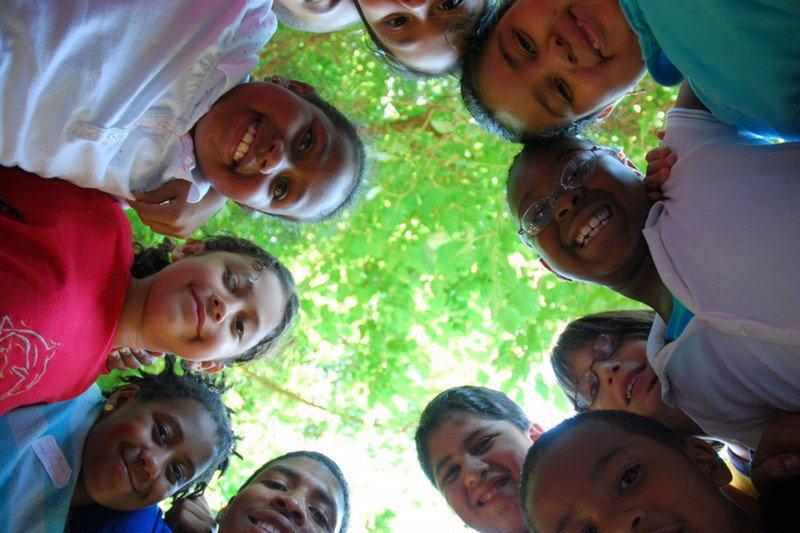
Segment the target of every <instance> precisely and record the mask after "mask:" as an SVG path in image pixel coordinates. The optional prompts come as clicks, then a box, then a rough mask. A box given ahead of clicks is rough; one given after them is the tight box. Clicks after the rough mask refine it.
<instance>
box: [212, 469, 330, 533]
mask: <svg viewBox="0 0 800 533" xmlns="http://www.w3.org/2000/svg"><path fill="white" fill-rule="evenodd" d="M343 512H344V495H343V494H342V488H341V485H340V484H339V481H338V480H337V479H336V477H335V476H334V475H333V473H332V472H331V471H330V470H328V468H327V467H326V466H325V465H323V464H322V463H319V462H317V461H315V460H314V459H311V458H310V457H289V458H287V459H283V460H281V461H279V462H278V463H276V464H273V465H271V466H270V467H269V468H267V469H266V470H265V471H264V472H261V473H260V474H259V475H258V476H257V477H256V478H255V479H253V480H252V481H251V482H250V483H249V484H248V485H247V486H246V487H244V488H243V489H242V490H240V491H239V493H238V494H237V495H236V496H235V497H234V498H233V500H231V502H230V503H229V504H228V506H227V507H226V508H225V509H224V510H223V512H222V513H221V514H222V521H221V523H220V529H219V530H220V533H226V532H239V531H253V532H256V531H266V530H269V531H273V530H274V531H280V532H299V533H306V532H307V533H316V532H319V533H322V532H326V533H336V532H338V531H339V530H340V528H341V525H342V513H343ZM268 526H271V527H272V528H273V529H267V527H268Z"/></svg>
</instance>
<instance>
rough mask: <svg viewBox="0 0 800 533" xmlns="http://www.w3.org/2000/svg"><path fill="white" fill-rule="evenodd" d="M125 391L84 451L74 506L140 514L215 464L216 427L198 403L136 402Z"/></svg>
mask: <svg viewBox="0 0 800 533" xmlns="http://www.w3.org/2000/svg"><path fill="white" fill-rule="evenodd" d="M138 393H139V389H138V387H136V386H126V387H122V388H121V389H119V390H117V391H116V392H114V394H112V395H111V396H110V397H109V398H108V399H107V400H106V403H107V404H111V405H113V406H114V409H113V410H112V411H111V412H107V411H104V412H103V415H102V416H101V418H100V420H99V421H98V422H97V423H96V424H95V425H94V426H93V427H92V429H91V431H90V432H89V436H88V437H87V438H86V444H85V446H84V448H83V464H82V466H81V474H80V480H79V482H78V487H77V488H76V497H75V498H74V499H73V502H74V503H75V502H76V501H78V502H80V501H81V499H83V503H98V504H100V505H103V506H105V507H109V508H111V509H118V510H135V509H142V508H144V507H146V506H148V505H151V504H154V503H156V502H159V501H161V500H163V499H164V498H167V497H169V496H170V495H172V494H173V493H174V492H175V491H176V490H178V489H180V488H181V487H183V486H185V485H186V484H188V483H190V482H191V481H192V480H194V479H195V478H196V477H197V476H199V475H200V474H202V473H203V472H205V471H206V470H207V469H208V468H209V467H210V466H211V462H212V460H213V454H214V446H215V445H216V432H217V426H216V423H215V422H214V420H213V419H212V418H211V415H209V414H208V412H207V411H206V410H205V408H204V407H203V406H202V405H201V404H200V403H199V402H196V401H193V400H183V399H174V398H171V399H169V400H153V401H149V402H144V401H142V400H138V399H137V396H138Z"/></svg>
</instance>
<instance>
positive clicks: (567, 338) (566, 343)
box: [550, 310, 655, 411]
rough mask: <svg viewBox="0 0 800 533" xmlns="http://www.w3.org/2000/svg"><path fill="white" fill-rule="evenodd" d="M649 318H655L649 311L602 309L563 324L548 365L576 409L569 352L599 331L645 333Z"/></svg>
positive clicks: (575, 392)
mask: <svg viewBox="0 0 800 533" xmlns="http://www.w3.org/2000/svg"><path fill="white" fill-rule="evenodd" d="M653 320H655V313H654V312H653V311H637V310H631V311H606V312H604V313H596V314H593V315H586V316H584V317H581V318H579V319H577V320H573V321H572V322H570V323H569V324H567V327H565V328H564V331H563V332H561V335H559V336H558V338H557V339H556V342H555V345H554V346H553V350H552V352H551V353H550V364H551V365H552V367H553V372H554V373H555V375H556V381H558V384H559V386H561V390H563V391H564V394H566V395H567V398H569V401H570V402H571V403H572V406H573V408H575V410H576V411H579V410H580V409H578V404H577V401H576V397H577V390H575V385H576V383H575V376H574V374H573V371H572V353H573V352H574V351H575V350H578V349H580V348H581V347H582V346H584V345H585V344H586V343H588V342H593V341H594V340H595V339H597V336H598V335H600V334H601V333H609V334H612V335H644V336H647V335H648V334H649V333H650V329H651V328H652V327H653Z"/></svg>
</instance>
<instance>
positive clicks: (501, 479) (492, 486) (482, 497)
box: [475, 476, 509, 509]
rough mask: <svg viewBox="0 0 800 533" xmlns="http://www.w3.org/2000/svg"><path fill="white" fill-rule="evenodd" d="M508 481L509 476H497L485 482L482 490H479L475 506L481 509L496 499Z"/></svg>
mask: <svg viewBox="0 0 800 533" xmlns="http://www.w3.org/2000/svg"><path fill="white" fill-rule="evenodd" d="M508 481H509V478H508V476H497V477H496V478H495V479H493V480H490V481H488V482H487V483H485V484H484V487H482V490H481V489H479V490H478V495H477V497H476V498H475V507H476V508H478V509H480V508H481V507H485V506H486V505H488V504H490V503H491V502H493V501H495V500H496V499H497V497H498V496H500V493H501V491H502V490H503V488H504V487H505V486H506V485H507V484H508Z"/></svg>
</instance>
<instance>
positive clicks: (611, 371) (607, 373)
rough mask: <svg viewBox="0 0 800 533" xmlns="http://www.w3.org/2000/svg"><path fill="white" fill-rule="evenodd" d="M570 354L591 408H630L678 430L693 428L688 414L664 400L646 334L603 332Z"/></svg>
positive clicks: (581, 391)
mask: <svg viewBox="0 0 800 533" xmlns="http://www.w3.org/2000/svg"><path fill="white" fill-rule="evenodd" d="M567 357H568V359H569V361H568V363H569V364H570V367H571V370H572V372H571V373H572V378H573V383H575V384H577V386H576V390H577V391H579V392H578V394H579V395H581V396H582V397H583V398H585V399H586V400H588V401H587V402H586V403H590V405H589V407H588V409H587V410H590V411H591V410H597V409H611V410H616V411H628V412H629V413H635V414H637V415H642V416H647V417H650V418H655V419H656V420H658V421H659V422H661V423H662V424H664V425H666V426H668V427H670V428H672V429H675V430H677V431H684V430H688V431H690V430H691V428H692V427H693V424H692V421H691V419H689V417H688V416H686V415H685V414H684V413H682V412H681V411H679V410H677V409H673V408H672V407H669V406H668V405H666V404H665V403H664V401H663V400H662V399H661V382H660V381H659V379H658V377H657V376H656V375H655V373H654V372H653V369H652V368H651V367H650V364H649V363H648V361H647V339H646V338H645V337H644V336H643V335H625V336H620V335H613V334H603V335H600V336H598V338H597V340H593V341H591V342H588V343H586V344H584V345H583V346H581V347H580V348H578V349H577V350H574V351H572V352H571V353H569V354H567ZM592 397H594V401H593V402H592V401H591V398H592Z"/></svg>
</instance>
